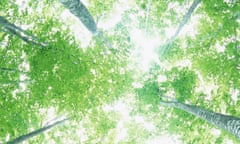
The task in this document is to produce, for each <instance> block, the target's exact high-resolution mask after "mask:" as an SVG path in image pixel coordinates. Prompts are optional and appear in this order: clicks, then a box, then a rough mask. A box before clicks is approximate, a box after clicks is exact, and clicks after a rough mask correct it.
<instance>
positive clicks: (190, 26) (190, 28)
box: [179, 15, 202, 38]
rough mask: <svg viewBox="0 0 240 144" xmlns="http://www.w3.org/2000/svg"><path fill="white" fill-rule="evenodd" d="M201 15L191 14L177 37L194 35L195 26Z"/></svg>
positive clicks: (195, 31) (193, 36)
mask: <svg viewBox="0 0 240 144" xmlns="http://www.w3.org/2000/svg"><path fill="white" fill-rule="evenodd" d="M201 18H202V17H201V15H193V16H191V18H190V20H189V21H188V22H187V24H186V25H185V26H184V27H183V28H182V30H181V31H180V33H179V37H185V36H190V37H192V38H195V37H196V34H197V26H198V24H199V20H200V19H201Z"/></svg>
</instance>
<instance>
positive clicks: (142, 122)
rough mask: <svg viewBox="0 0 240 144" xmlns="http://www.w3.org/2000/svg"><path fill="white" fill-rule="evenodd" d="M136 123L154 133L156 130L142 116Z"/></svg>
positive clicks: (137, 117)
mask: <svg viewBox="0 0 240 144" xmlns="http://www.w3.org/2000/svg"><path fill="white" fill-rule="evenodd" d="M135 121H136V122H137V123H139V124H142V125H143V127H144V128H145V129H146V130H148V131H153V130H154V129H155V126H154V125H153V124H152V123H150V122H146V121H145V120H144V118H143V117H141V116H136V117H135Z"/></svg>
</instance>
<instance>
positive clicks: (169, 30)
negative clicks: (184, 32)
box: [165, 27, 176, 38]
mask: <svg viewBox="0 0 240 144" xmlns="http://www.w3.org/2000/svg"><path fill="white" fill-rule="evenodd" d="M175 32H176V27H168V28H166V29H165V34H166V37H167V38H171V37H172V36H173V35H174V34H175Z"/></svg>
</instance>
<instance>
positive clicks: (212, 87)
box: [195, 71, 218, 101]
mask: <svg viewBox="0 0 240 144" xmlns="http://www.w3.org/2000/svg"><path fill="white" fill-rule="evenodd" d="M196 74H197V76H198V79H199V80H200V83H199V86H198V87H197V88H196V89H195V90H196V92H197V93H199V92H203V93H204V94H205V95H206V96H205V98H204V99H205V100H209V101H210V100H212V94H217V90H218V85H216V84H215V83H214V82H205V81H204V79H203V76H202V75H201V73H200V72H199V71H196Z"/></svg>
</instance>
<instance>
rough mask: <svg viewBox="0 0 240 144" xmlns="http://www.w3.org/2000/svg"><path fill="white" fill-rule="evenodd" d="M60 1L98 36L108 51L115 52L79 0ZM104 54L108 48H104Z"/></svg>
mask: <svg viewBox="0 0 240 144" xmlns="http://www.w3.org/2000/svg"><path fill="white" fill-rule="evenodd" d="M60 2H61V3H62V4H63V5H64V6H65V7H66V8H67V9H69V11H70V12H71V13H72V14H73V15H75V16H76V17H77V18H78V19H79V20H80V21H81V22H82V23H83V25H84V26H85V27H86V28H87V29H88V30H89V31H90V32H91V33H92V34H93V35H97V36H99V37H100V38H101V40H102V42H103V43H104V44H105V45H106V46H107V47H108V49H109V50H110V51H112V52H116V49H114V48H113V47H112V45H111V43H110V42H109V41H108V40H107V39H106V38H105V37H104V35H103V32H102V31H99V30H98V29H97V25H96V22H95V21H94V18H93V16H92V15H91V14H90V12H89V11H88V9H87V8H86V7H85V5H84V4H83V3H82V2H81V1H80V0H60ZM106 54H108V50H107V49H104V55H106Z"/></svg>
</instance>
